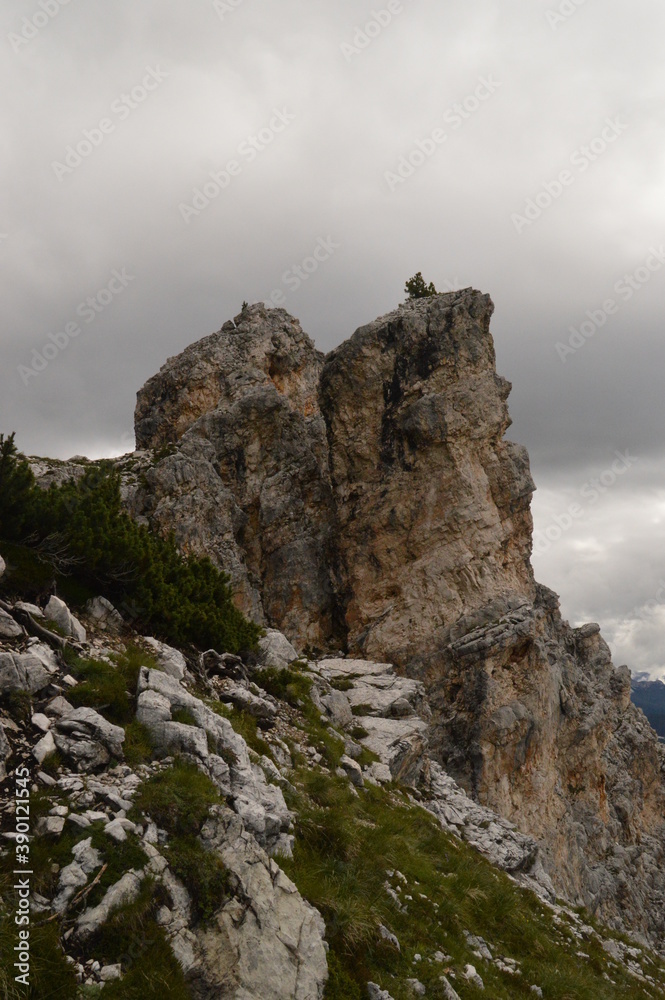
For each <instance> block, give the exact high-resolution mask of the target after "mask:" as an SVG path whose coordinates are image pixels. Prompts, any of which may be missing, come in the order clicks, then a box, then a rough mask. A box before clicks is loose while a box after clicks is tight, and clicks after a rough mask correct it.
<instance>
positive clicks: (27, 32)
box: [7, 0, 71, 52]
mask: <svg viewBox="0 0 665 1000" xmlns="http://www.w3.org/2000/svg"><path fill="white" fill-rule="evenodd" d="M70 2H71V0H39V3H38V5H37V6H38V7H39V10H36V11H35V12H34V13H33V14H31V15H30V16H26V17H24V18H23V20H22V21H21V29H20V31H19V32H15V31H11V32H10V33H9V34H8V35H7V40H8V41H9V44H10V45H11V47H12V48H13V50H14V52H20V51H21V49H22V48H23V47H24V46H25V45H29V44H30V42H31V41H32V40H33V39H35V38H36V37H37V35H38V34H39V32H40V31H43V30H44V28H45V27H46V26H47V25H48V24H50V23H51V21H52V20H53V18H54V17H57V16H58V14H59V13H60V10H61V8H62V7H66V6H67V5H68V4H69V3H70Z"/></svg>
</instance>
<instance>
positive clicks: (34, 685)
mask: <svg viewBox="0 0 665 1000" xmlns="http://www.w3.org/2000/svg"><path fill="white" fill-rule="evenodd" d="M50 681H51V676H50V674H49V672H48V671H47V670H46V668H45V667H44V665H43V664H42V662H41V660H40V659H39V658H38V657H37V656H35V655H34V654H33V653H2V652H0V694H8V693H9V692H10V691H28V692H29V693H30V694H36V693H37V692H38V691H42V690H43V689H44V688H45V687H47V685H48V684H49V683H50Z"/></svg>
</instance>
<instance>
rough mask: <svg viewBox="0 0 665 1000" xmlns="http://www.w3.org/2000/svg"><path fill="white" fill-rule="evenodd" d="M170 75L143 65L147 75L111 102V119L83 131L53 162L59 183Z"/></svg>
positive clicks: (52, 166)
mask: <svg viewBox="0 0 665 1000" xmlns="http://www.w3.org/2000/svg"><path fill="white" fill-rule="evenodd" d="M168 76H169V74H168V73H167V72H165V70H163V69H160V67H159V66H156V67H154V68H153V67H151V66H146V72H145V74H144V76H143V77H142V78H141V80H140V81H139V83H137V84H135V85H134V86H133V87H132V89H131V90H130V91H128V92H125V93H122V94H120V96H119V97H116V99H115V100H114V101H113V102H112V103H111V108H110V114H111V115H112V116H113V117H109V116H105V117H104V118H101V119H100V120H99V122H98V123H97V125H95V126H94V127H93V128H91V129H87V128H84V129H83V132H82V138H80V139H79V140H78V141H77V142H76V143H75V144H74V145H69V146H67V148H66V149H65V155H64V158H63V160H62V161H60V160H53V161H52V162H51V169H52V170H53V173H54V174H55V176H56V177H57V178H58V180H59V181H63V180H64V178H65V177H68V176H69V175H70V174H73V173H74V171H75V170H77V169H78V168H79V167H80V166H81V164H82V163H83V162H84V161H85V160H87V159H88V157H89V156H91V155H92V153H94V151H95V150H96V149H98V148H99V147H100V146H101V145H102V143H103V142H105V141H106V138H107V136H109V135H112V134H113V133H114V132H115V130H116V128H117V127H118V124H119V123H120V122H124V121H126V120H127V119H128V118H129V116H130V115H131V114H132V112H133V111H136V109H137V108H138V107H140V106H141V105H142V104H143V103H144V101H146V100H147V99H148V97H149V96H150V94H153V93H154V92H155V91H156V90H158V89H159V87H161V85H162V83H163V82H164V80H166V79H167V78H168Z"/></svg>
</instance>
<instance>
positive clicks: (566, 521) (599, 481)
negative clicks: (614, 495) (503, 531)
mask: <svg viewBox="0 0 665 1000" xmlns="http://www.w3.org/2000/svg"><path fill="white" fill-rule="evenodd" d="M614 454H615V456H616V458H615V460H614V461H613V462H612V464H611V465H610V466H609V467H608V468H607V469H605V470H604V471H603V472H601V474H600V475H599V476H597V477H595V478H593V479H589V480H587V482H586V483H584V485H583V486H582V487H580V490H579V495H580V497H581V498H582V499H583V500H585V501H587V505H586V507H585V506H583V505H582V504H581V503H577V502H575V503H571V504H568V506H567V507H566V509H565V510H564V511H562V512H561V513H560V514H554V515H553V516H552V517H551V518H550V524H549V525H548V526H547V527H546V528H542V529H541V528H538V529H536V530H535V531H534V533H533V554H534V555H538V556H541V555H543V554H544V553H545V552H547V551H549V549H551V548H552V546H553V545H556V543H557V542H558V541H560V540H561V538H562V537H563V535H564V534H565V533H566V531H568V530H569V529H570V528H572V526H573V524H574V523H575V521H579V520H580V518H582V517H584V516H585V514H586V512H587V509H588V507H592V506H593V505H594V504H596V503H598V501H599V500H600V498H601V497H602V496H603V495H604V494H605V493H607V491H608V490H610V489H612V487H613V486H614V485H615V483H616V482H617V480H618V479H620V477H621V476H623V475H625V473H626V472H628V470H629V469H632V467H633V466H634V465H635V463H636V462H639V458H635V457H634V456H633V455H631V454H630V453H629V452H627V451H626V452H620V451H615V452H614Z"/></svg>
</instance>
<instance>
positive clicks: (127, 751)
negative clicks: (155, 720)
mask: <svg viewBox="0 0 665 1000" xmlns="http://www.w3.org/2000/svg"><path fill="white" fill-rule="evenodd" d="M122 749H123V752H124V755H125V761H126V763H127V764H129V766H130V767H136V766H137V765H138V764H147V763H148V762H149V761H151V760H153V758H154V756H155V753H154V747H153V742H152V736H151V735H150V730H149V729H148V727H147V726H145V725H144V724H143V723H142V722H139V721H138V719H134V720H133V721H132V722H130V723H128V724H127V725H126V726H125V742H124V743H123V745H122Z"/></svg>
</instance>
